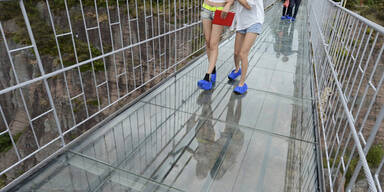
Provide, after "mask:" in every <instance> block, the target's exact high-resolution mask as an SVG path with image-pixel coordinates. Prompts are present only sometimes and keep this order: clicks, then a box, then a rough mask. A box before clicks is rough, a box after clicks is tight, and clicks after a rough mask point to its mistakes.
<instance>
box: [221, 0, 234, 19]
mask: <svg viewBox="0 0 384 192" xmlns="http://www.w3.org/2000/svg"><path fill="white" fill-rule="evenodd" d="M234 1H235V0H227V3H226V4H225V5H224V8H223V12H221V18H222V19H224V18H226V17H227V13H228V12H229V9H231V6H232V5H233V3H234Z"/></svg>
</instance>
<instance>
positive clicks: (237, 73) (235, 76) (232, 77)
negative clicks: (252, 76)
mask: <svg viewBox="0 0 384 192" xmlns="http://www.w3.org/2000/svg"><path fill="white" fill-rule="evenodd" d="M240 75H241V69H239V71H238V72H236V70H235V69H234V70H232V72H231V73H230V74H229V75H228V79H230V80H235V79H236V78H237V77H238V76H240Z"/></svg>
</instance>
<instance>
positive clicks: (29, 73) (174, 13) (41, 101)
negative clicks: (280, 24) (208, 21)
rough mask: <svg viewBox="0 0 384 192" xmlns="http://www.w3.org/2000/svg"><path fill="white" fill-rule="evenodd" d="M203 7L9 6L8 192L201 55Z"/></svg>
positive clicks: (2, 17) (173, 2)
mask: <svg viewBox="0 0 384 192" xmlns="http://www.w3.org/2000/svg"><path fill="white" fill-rule="evenodd" d="M202 2H203V1H202V0H129V1H128V0H101V1H96V0H94V1H92V0H80V1H75V0H51V1H50V0H45V1H44V0H39V1H23V0H18V1H2V2H0V62H1V65H0V69H1V70H0V144H1V146H0V160H1V162H2V163H1V165H0V187H2V186H5V185H7V184H8V183H9V182H12V181H13V180H14V179H16V178H18V177H19V176H20V175H22V174H23V173H25V172H26V171H28V170H30V169H31V168H33V167H35V166H36V165H39V164H40V163H41V162H43V161H45V160H47V159H48V157H51V156H54V155H55V154H56V153H58V152H59V151H60V150H61V149H63V148H64V147H65V146H66V145H68V144H69V143H71V142H72V141H73V140H75V139H76V138H78V137H79V136H80V135H82V134H83V133H85V132H86V131H88V130H89V129H90V128H91V127H94V126H95V125H96V124H97V123H99V122H101V121H102V120H104V119H106V118H107V117H108V116H109V115H110V114H112V113H114V112H116V111H118V110H119V109H121V108H122V107H123V106H125V105H126V104H127V103H129V102H131V101H132V100H133V99H135V98H137V97H139V96H141V95H143V94H144V93H146V92H148V90H149V89H150V88H152V87H154V86H156V85H157V84H159V82H160V81H162V80H164V79H166V78H167V77H170V76H171V75H173V74H175V73H176V72H177V71H179V70H180V69H181V68H183V66H185V65H186V64H187V63H188V61H190V60H191V59H193V58H194V57H196V56H198V55H201V54H202V53H203V52H204V48H205V40H204V37H203V33H202V25H201V21H200V11H201V4H202ZM273 2H274V1H273V0H265V1H264V6H265V7H268V6H270V5H271V4H273ZM229 33H230V32H229V31H227V32H226V35H225V36H228V34H229Z"/></svg>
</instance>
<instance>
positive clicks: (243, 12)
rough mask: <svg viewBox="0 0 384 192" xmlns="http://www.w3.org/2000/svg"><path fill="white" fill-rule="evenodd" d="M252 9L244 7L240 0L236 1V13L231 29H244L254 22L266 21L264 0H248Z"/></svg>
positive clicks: (261, 22)
mask: <svg viewBox="0 0 384 192" xmlns="http://www.w3.org/2000/svg"><path fill="white" fill-rule="evenodd" d="M247 2H248V4H249V6H250V7H251V9H250V10H248V9H246V8H245V7H243V6H242V5H241V4H240V3H239V2H238V1H236V4H235V7H236V15H235V19H234V22H233V24H232V26H231V29H232V30H233V29H236V31H238V30H243V29H246V28H248V27H250V26H251V25H253V24H256V23H260V24H263V23H264V5H263V0H247Z"/></svg>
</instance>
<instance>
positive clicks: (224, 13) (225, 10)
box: [220, 6, 229, 19]
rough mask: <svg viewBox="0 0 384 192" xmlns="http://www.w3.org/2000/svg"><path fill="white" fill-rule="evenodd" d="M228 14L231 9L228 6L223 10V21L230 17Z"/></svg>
mask: <svg viewBox="0 0 384 192" xmlns="http://www.w3.org/2000/svg"><path fill="white" fill-rule="evenodd" d="M228 12H229V7H228V6H224V8H223V10H222V11H221V15H220V16H221V19H225V18H226V17H227V15H228Z"/></svg>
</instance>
